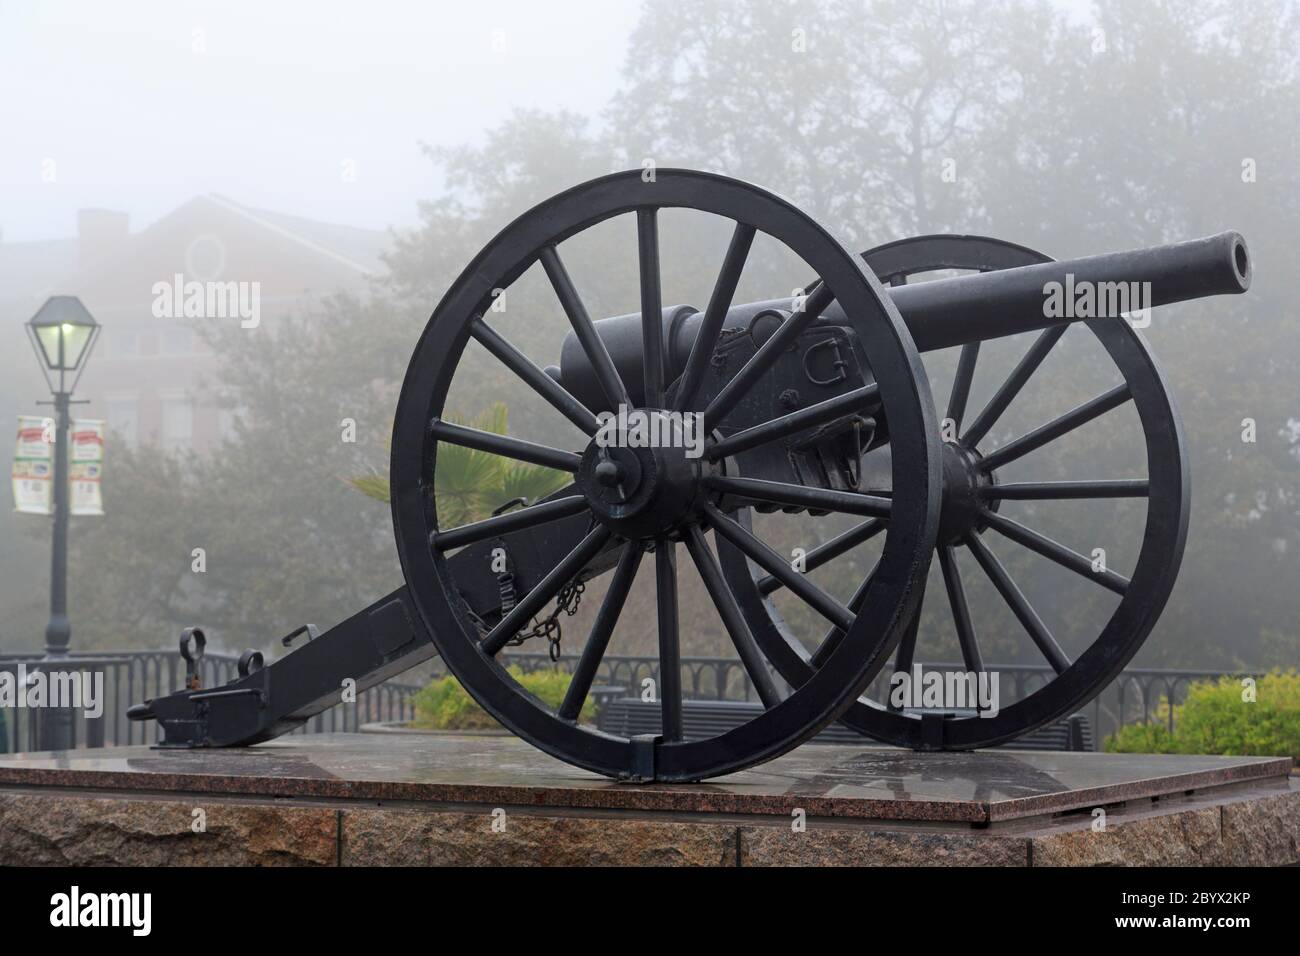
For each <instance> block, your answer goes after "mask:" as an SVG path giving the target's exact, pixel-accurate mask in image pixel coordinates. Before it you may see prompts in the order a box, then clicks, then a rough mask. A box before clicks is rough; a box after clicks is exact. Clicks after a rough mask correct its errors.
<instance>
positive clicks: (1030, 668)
mask: <svg viewBox="0 0 1300 956" xmlns="http://www.w3.org/2000/svg"><path fill="white" fill-rule="evenodd" d="M577 660H578V658H577V657H576V656H570V655H564V656H562V657H561V658H560V659H559V661H556V662H554V663H552V661H551V660H550V658H548V657H547V655H545V654H515V655H513V656H511V657H510V661H509V662H510V663H511V664H518V665H520V666H521V667H522V668H523V669H524V671H526V672H527V671H533V670H540V669H546V668H549V667H556V668H559V669H561V670H565V671H572V670H573V666H574V664H575V663H576V662H577ZM926 669H927V670H941V671H960V670H965V665H963V664H957V663H936V664H930V663H927V664H926ZM987 669H988V670H989V671H992V672H996V673H997V674H998V675H999V676H998V683H999V696H1000V698H1001V704H1002V706H1007V705H1008V704H1010V703H1012V702H1014V701H1017V700H1021V699H1023V698H1024V697H1026V696H1028V695H1029V694H1030V693H1032V692H1033V691H1034V690H1036V689H1038V688H1039V687H1041V686H1042V685H1043V684H1045V683H1047V682H1048V680H1049V679H1050V678H1051V676H1052V674H1053V671H1052V669H1051V668H1050V667H1049V666H1048V665H1046V664H1041V665H1039V664H1001V665H997V664H991V665H988V668H987ZM1223 676H1228V677H1234V678H1237V677H1249V676H1259V672H1256V671H1221V670H1180V669H1165V668H1131V669H1129V670H1125V671H1124V672H1123V673H1121V674H1120V676H1119V677H1117V678H1116V679H1115V680H1114V681H1112V682H1111V683H1110V685H1109V686H1107V687H1106V688H1105V689H1104V690H1103V691H1102V692H1101V693H1100V694H1098V695H1097V696H1096V697H1095V698H1093V699H1092V701H1090V702H1089V703H1088V704H1086V705H1084V706H1082V707H1080V708H1079V711H1080V712H1082V713H1084V714H1085V715H1087V717H1088V719H1089V721H1090V722H1091V723H1092V727H1093V737H1094V739H1095V740H1096V741H1098V744H1100V742H1101V741H1102V740H1104V739H1105V737H1107V736H1108V735H1110V734H1113V733H1114V732H1115V731H1116V730H1118V729H1119V728H1120V727H1121V726H1123V725H1124V724H1126V723H1134V722H1139V721H1140V722H1144V723H1145V722H1149V721H1150V720H1152V718H1153V717H1155V716H1156V713H1157V709H1158V707H1159V704H1160V702H1161V700H1162V699H1165V698H1168V699H1169V701H1170V702H1171V703H1173V704H1180V703H1182V702H1183V700H1184V699H1185V698H1186V696H1187V688H1188V687H1189V686H1190V685H1191V684H1192V683H1194V682H1196V681H1201V680H1217V679H1219V678H1220V677H1223ZM658 677H659V660H658V658H655V657H626V656H616V655H606V656H605V659H604V661H603V662H602V664H601V668H600V670H599V671H598V672H597V676H596V684H597V685H601V686H598V687H596V688H593V689H596V690H600V691H602V692H605V693H616V692H617V689H622V690H623V691H625V692H626V693H627V694H628V695H631V696H635V695H637V694H639V693H640V692H641V682H642V681H643V680H645V679H646V678H650V679H652V680H655V681H656V682H657V681H658ZM777 683H778V686H781V681H780V680H779V679H778V681H777ZM887 686H888V680H887V678H886V677H885V676H883V675H882V676H879V677H877V678H876V679H875V680H874V681H873V682H872V683H871V685H870V687H868V689H867V693H868V695H869V696H871V697H873V698H874V699H876V700H883V699H884V690H885V689H886V687H887ZM682 692H683V693H684V694H685V695H686V696H688V697H697V698H702V699H709V700H757V699H758V696H757V694H756V693H755V692H754V687H753V684H752V683H751V682H750V680H749V675H748V674H746V673H745V670H744V668H743V667H742V666H741V664H740V660H739V659H738V658H734V657H683V658H682ZM1162 719H1163V720H1165V721H1166V722H1167V724H1168V726H1169V729H1170V730H1171V731H1172V730H1173V729H1174V713H1173V708H1172V707H1171V708H1170V709H1169V712H1168V713H1167V714H1166V715H1164V717H1163V718H1162Z"/></svg>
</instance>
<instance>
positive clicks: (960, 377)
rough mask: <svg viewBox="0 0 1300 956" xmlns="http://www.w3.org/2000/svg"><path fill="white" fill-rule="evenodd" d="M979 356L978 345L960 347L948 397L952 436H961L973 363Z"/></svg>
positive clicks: (973, 370)
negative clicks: (959, 354) (952, 429)
mask: <svg viewBox="0 0 1300 956" xmlns="http://www.w3.org/2000/svg"><path fill="white" fill-rule="evenodd" d="M979 355H980V344H979V343H978V342H971V343H969V344H968V345H963V346H962V347H961V358H959V359H958V360H957V374H956V376H955V377H954V378H953V380H952V394H951V395H949V396H948V416H947V417H948V418H950V419H952V421H953V428H954V436H955V435H960V434H961V420H962V418H964V417H965V415H966V402H967V401H969V400H970V387H971V383H972V382H974V381H975V361H976V360H977V359H978V358H979Z"/></svg>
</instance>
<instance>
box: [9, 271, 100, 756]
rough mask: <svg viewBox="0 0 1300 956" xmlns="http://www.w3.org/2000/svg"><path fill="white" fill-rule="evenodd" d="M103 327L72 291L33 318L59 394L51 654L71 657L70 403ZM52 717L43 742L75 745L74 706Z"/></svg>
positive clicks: (32, 329) (32, 333)
mask: <svg viewBox="0 0 1300 956" xmlns="http://www.w3.org/2000/svg"><path fill="white" fill-rule="evenodd" d="M99 329H100V325H99V323H98V322H96V321H95V318H94V316H92V315H91V314H90V313H89V312H87V311H86V307H85V306H84V305H82V304H81V300H80V299H78V298H77V297H76V296H71V295H55V296H51V297H50V298H49V299H48V300H46V302H45V304H44V305H43V306H41V308H40V310H39V311H38V312H37V313H36V314H35V315H34V316H32V318H31V321H29V322H28V323H27V334H28V336H29V337H30V338H31V340H32V348H33V349H35V351H36V357H37V359H39V360H40V363H41V371H42V372H43V373H44V375H45V381H46V383H47V384H48V385H49V386H50V391H51V392H52V393H53V394H54V402H53V403H52V404H53V405H54V417H55V438H54V474H53V476H52V477H53V480H54V544H53V547H52V548H51V556H50V623H49V624H48V625H46V628H45V659H46V660H58V659H60V658H65V657H67V656H68V642H69V640H70V639H71V637H72V627H71V625H70V624H69V623H68V428H69V424H70V422H69V414H68V409H69V406H70V405H71V404H72V392H73V391H74V390H75V389H76V387H77V382H78V380H79V379H80V378H81V373H82V371H83V370H84V369H85V367H86V360H87V359H88V358H89V357H90V352H91V349H93V348H94V347H95V340H96V339H97V338H99ZM69 377H71V383H70V384H69ZM42 404H45V403H42ZM49 718H50V719H49V720H48V721H45V722H44V725H45V727H46V732H45V734H43V736H44V737H45V740H44V742H43V744H42V746H44V747H45V748H46V749H49V750H66V749H68V748H69V747H71V746H72V711H71V710H68V709H65V708H54V709H52V710H51V711H50V713H49Z"/></svg>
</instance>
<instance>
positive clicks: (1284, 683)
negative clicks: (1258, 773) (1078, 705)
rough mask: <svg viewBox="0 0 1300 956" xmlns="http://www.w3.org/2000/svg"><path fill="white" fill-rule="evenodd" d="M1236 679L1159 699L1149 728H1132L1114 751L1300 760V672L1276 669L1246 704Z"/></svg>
mask: <svg viewBox="0 0 1300 956" xmlns="http://www.w3.org/2000/svg"><path fill="white" fill-rule="evenodd" d="M1243 694H1244V688H1243V687H1242V683H1241V680H1240V679H1239V678H1235V677H1221V678H1219V680H1217V681H1198V682H1197V683H1194V684H1192V685H1191V686H1190V687H1189V688H1188V689H1187V700H1186V701H1185V702H1183V703H1182V704H1178V705H1176V706H1174V708H1173V710H1174V731H1173V733H1170V732H1169V730H1168V727H1167V723H1168V718H1169V702H1168V700H1164V701H1161V704H1160V706H1159V707H1158V708H1157V709H1156V714H1155V717H1154V719H1153V722H1152V723H1150V724H1129V725H1128V726H1126V727H1121V728H1120V730H1119V732H1118V733H1117V734H1115V735H1114V736H1112V737H1109V738H1107V740H1106V750H1107V751H1109V752H1111V753H1180V754H1232V755H1237V756H1258V757H1290V758H1291V759H1292V760H1296V761H1300V673H1297V672H1295V671H1294V670H1292V671H1285V672H1284V671H1281V670H1274V671H1270V672H1269V673H1268V674H1265V675H1264V676H1263V677H1261V678H1260V679H1259V681H1258V682H1257V684H1256V687H1255V700H1253V701H1248V700H1243V699H1242V698H1243Z"/></svg>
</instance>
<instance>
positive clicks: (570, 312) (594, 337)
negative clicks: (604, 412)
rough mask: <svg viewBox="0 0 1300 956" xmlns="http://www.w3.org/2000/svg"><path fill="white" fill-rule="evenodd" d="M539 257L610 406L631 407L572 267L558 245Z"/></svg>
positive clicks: (546, 250)
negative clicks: (571, 275)
mask: <svg viewBox="0 0 1300 956" xmlns="http://www.w3.org/2000/svg"><path fill="white" fill-rule="evenodd" d="M538 258H539V259H540V260H541V263H542V268H543V269H545V270H546V276H547V278H548V279H550V280H551V286H552V288H554V289H555V295H556V297H557V298H559V300H560V305H562V306H563V307H564V314H565V315H567V316H568V317H569V324H570V325H572V326H573V331H574V334H575V335H577V336H578V341H579V342H580V343H581V344H582V349H583V351H584V352H586V353H587V360H588V361H589V362H591V368H592V371H593V372H594V373H595V375H596V379H597V381H599V382H600V387H601V390H602V391H603V392H604V393H605V398H606V400H607V401H608V402H609V407H610V408H611V409H616V408H618V406H619V405H626V406H627V407H628V408H631V407H632V401H631V399H629V398H628V396H627V388H626V387H624V385H623V380H622V379H621V378H620V377H619V374H618V369H616V368H615V367H614V360H613V359H611V358H610V357H609V350H608V349H606V348H605V343H604V341H603V340H602V339H601V337H600V335H599V333H597V332H596V326H595V325H594V324H593V323H592V321H591V316H590V315H589V314H588V313H587V307H586V306H585V305H583V304H582V299H581V298H579V296H578V290H577V288H576V287H575V286H574V285H573V280H572V279H570V278H569V273H568V270H566V269H565V268H564V263H562V262H561V261H560V254H559V253H558V252H557V251H556V250H555V247H554V246H546V247H545V248H544V249H542V251H541V253H540V255H539V256H538Z"/></svg>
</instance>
